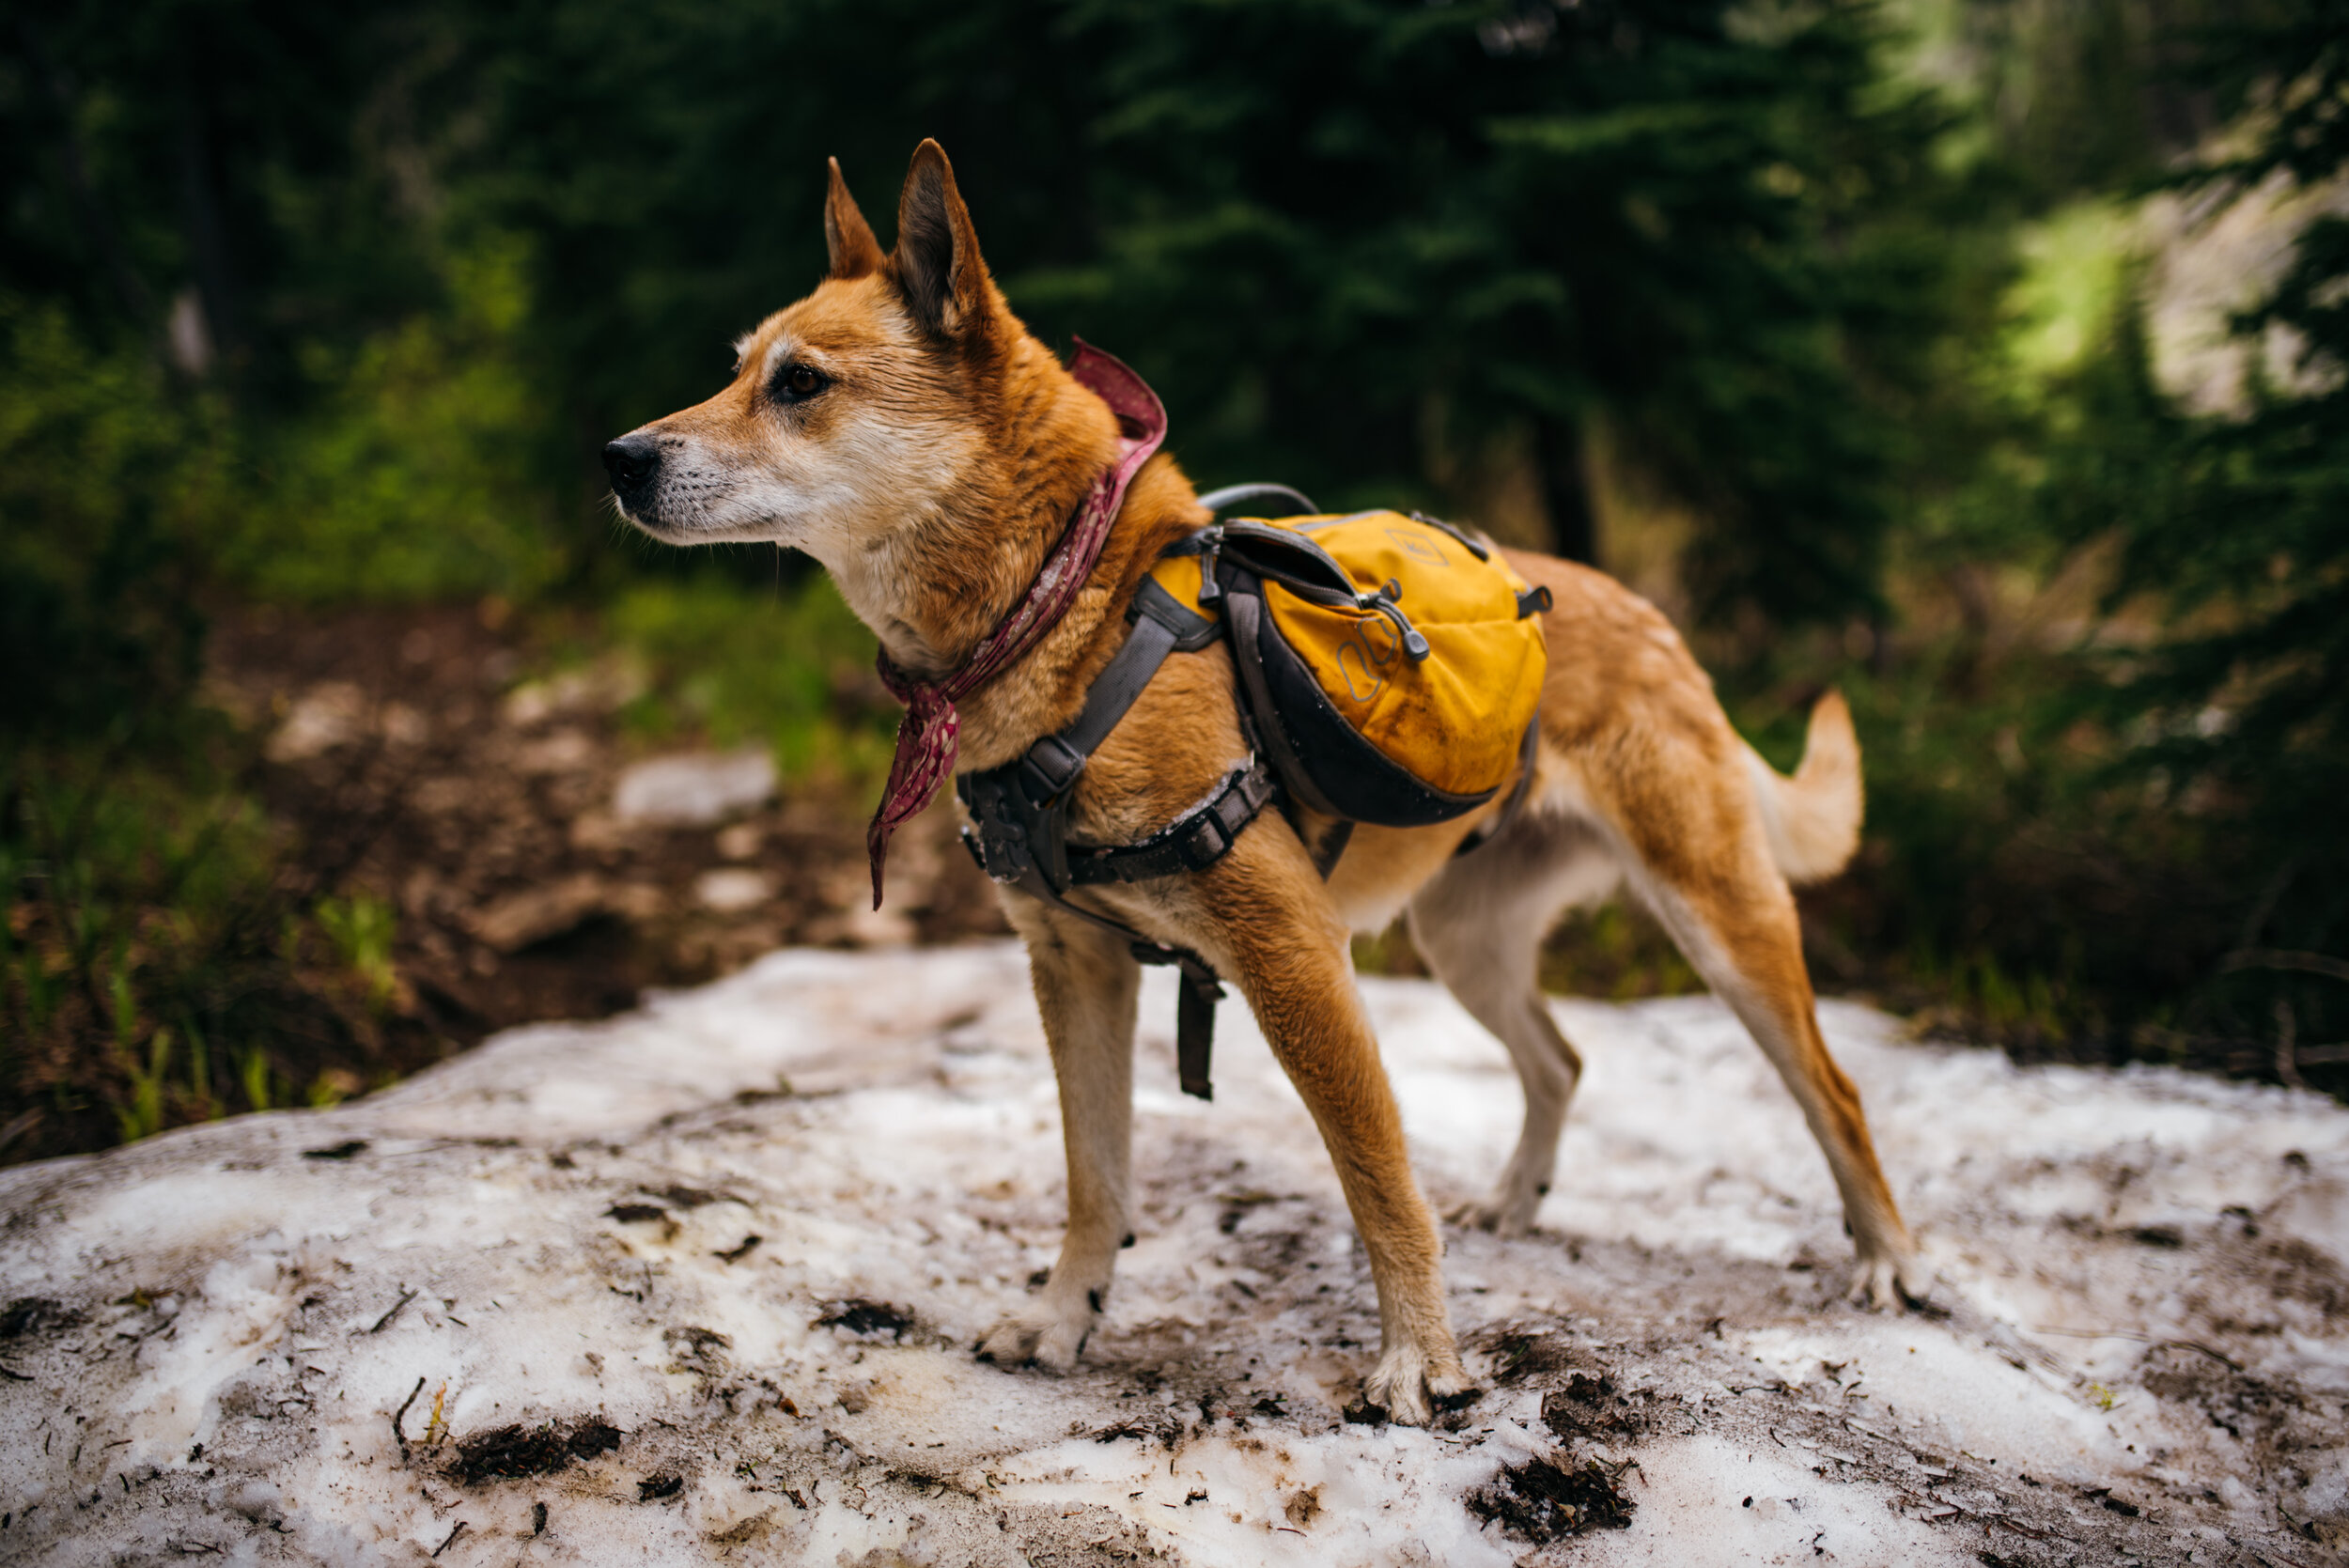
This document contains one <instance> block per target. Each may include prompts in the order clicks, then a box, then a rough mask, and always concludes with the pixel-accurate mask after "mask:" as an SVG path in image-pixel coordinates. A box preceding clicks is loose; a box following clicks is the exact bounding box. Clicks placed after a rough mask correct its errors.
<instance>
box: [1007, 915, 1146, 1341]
mask: <svg viewBox="0 0 2349 1568" xmlns="http://www.w3.org/2000/svg"><path fill="white" fill-rule="evenodd" d="M1004 903H1005V905H1006V907H1007V909H1008V912H1009V913H1010V915H1011V918H1012V924H1014V925H1015V926H1016V927H1017V928H1018V929H1019V934H1020V935H1021V936H1022V937H1023V938H1025V939H1026V940H1027V944H1028V966H1029V970H1030V971H1031V973H1032V975H1033V976H1034V982H1035V1000H1036V1005H1037V1007H1038V1008H1039V1009H1040V1010H1041V1011H1042V1013H1043V1015H1044V1035H1045V1038H1046V1040H1047V1041H1049V1042H1050V1045H1051V1049H1052V1072H1053V1075H1054V1076H1055V1077H1056V1078H1057V1079H1059V1080H1060V1113H1061V1136H1062V1138H1063V1141H1065V1142H1066V1145H1067V1149H1068V1233H1067V1235H1066V1237H1065V1238H1064V1239H1063V1240H1062V1242H1061V1250H1060V1261H1059V1262H1058V1263H1056V1264H1054V1265H1052V1272H1051V1276H1050V1279H1049V1280H1048V1281H1046V1283H1045V1286H1044V1290H1043V1293H1042V1294H1041V1295H1040V1296H1038V1297H1037V1298H1036V1299H1035V1300H1034V1301H1033V1302H1031V1303H1030V1304H1029V1305H1028V1306H1027V1308H1026V1309H1025V1310H1023V1311H1021V1312H1016V1313H1014V1314H1013V1315H1012V1316H1010V1317H1008V1318H1005V1319H1004V1320H1003V1322H1002V1323H1001V1324H1000V1325H998V1326H997V1327H996V1328H995V1330H994V1332H992V1333H990V1334H988V1337H987V1340H986V1342H985V1343H982V1344H981V1345H980V1346H979V1354H980V1355H981V1356H982V1357H984V1358H987V1359H988V1360H991V1361H999V1362H1003V1363H1004V1364H1007V1365H1017V1364H1019V1363H1020V1362H1023V1361H1030V1360H1033V1361H1034V1362H1035V1363H1036V1364H1037V1365H1039V1366H1043V1367H1049V1368H1050V1369H1052V1370H1053V1371H1055V1372H1058V1371H1064V1370H1066V1368H1068V1367H1069V1366H1071V1365H1072V1364H1074V1363H1075V1361H1076V1359H1077V1357H1078V1354H1079V1353H1080V1352H1081V1351H1082V1350H1083V1349H1084V1344H1085V1336H1086V1335H1088V1334H1090V1333H1091V1332H1092V1331H1093V1320H1094V1317H1095V1316H1096V1314H1097V1313H1098V1312H1100V1310H1101V1304H1102V1303H1103V1302H1104V1301H1106V1300H1107V1299H1108V1298H1109V1289H1110V1275H1111V1273H1112V1270H1113V1269H1114V1268H1115V1267H1116V1265H1117V1250H1118V1248H1119V1247H1120V1246H1121V1245H1122V1244H1123V1243H1124V1241H1125V1239H1126V1236H1127V1228H1126V1227H1127V1191H1128V1173H1129V1172H1130V1169H1131V1165H1132V1147H1133V1137H1132V1132H1133V1081H1134V1068H1133V1060H1134V1057H1133V1046H1134V1000H1135V996H1136V993H1137V992H1138V990H1139V989H1140V976H1141V966H1140V965H1139V964H1137V963H1136V962H1135V961H1134V957H1133V955H1132V954H1131V953H1129V952H1128V951H1127V950H1126V949H1125V948H1124V947H1123V946H1121V945H1120V944H1119V943H1118V942H1117V941H1116V940H1115V939H1112V937H1110V936H1109V935H1108V934H1107V933H1105V932H1101V931H1097V930H1095V929H1094V928H1093V927H1091V926H1089V925H1085V924H1081V922H1078V921H1074V920H1070V919H1069V918H1067V917H1066V915H1061V914H1056V913H1054V912H1053V911H1051V910H1050V909H1048V908H1045V907H1044V906H1042V905H1040V904H1038V903H1036V902H1035V901H1034V899H1031V898H1027V897H1025V896H1021V895H1018V894H1014V895H1012V896H1010V897H1007V898H1006V899H1005V900H1004Z"/></svg>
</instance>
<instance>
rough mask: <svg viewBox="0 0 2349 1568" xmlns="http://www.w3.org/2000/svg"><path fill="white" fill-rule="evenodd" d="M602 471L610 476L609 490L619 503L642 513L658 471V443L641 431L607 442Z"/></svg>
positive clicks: (659, 465) (659, 444)
mask: <svg viewBox="0 0 2349 1568" xmlns="http://www.w3.org/2000/svg"><path fill="white" fill-rule="evenodd" d="M603 471H604V472H605V473H606V474H610V475H611V476H612V493H613V494H614V495H616V496H618V497H619V498H620V505H622V506H625V507H627V508H628V510H630V512H641V511H642V510H643V509H644V503H645V502H646V501H647V500H649V499H650V498H651V496H652V490H653V481H654V479H655V478H656V477H658V476H659V474H660V473H661V442H659V441H657V440H655V439H654V438H653V437H651V436H649V435H646V433H645V432H644V431H642V430H638V431H636V432H634V433H633V434H631V435H625V436H622V437H621V438H620V439H619V440H617V441H615V442H607V443H606V444H605V446H604V449H603Z"/></svg>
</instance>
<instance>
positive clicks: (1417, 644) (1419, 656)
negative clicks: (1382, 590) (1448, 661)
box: [1354, 594, 1436, 664]
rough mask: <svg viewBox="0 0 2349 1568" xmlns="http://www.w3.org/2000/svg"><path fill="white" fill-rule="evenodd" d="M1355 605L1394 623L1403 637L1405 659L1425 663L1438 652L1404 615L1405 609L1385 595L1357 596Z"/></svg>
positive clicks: (1409, 618)
mask: <svg viewBox="0 0 2349 1568" xmlns="http://www.w3.org/2000/svg"><path fill="white" fill-rule="evenodd" d="M1354 603H1355V607H1356V608H1358V609H1361V610H1369V611H1374V612H1376V613H1378V614H1381V615H1384V616H1385V617H1386V618H1387V619H1388V620H1390V621H1392V622H1393V623H1394V629H1395V630H1396V631H1398V632H1400V633H1401V634H1402V637H1403V654H1404V657H1405V658H1407V659H1408V660H1410V661H1411V662H1412V663H1414V664H1419V663H1423V662H1424V661H1425V660H1426V659H1427V656H1428V655H1429V654H1431V653H1433V652H1435V651H1436V650H1435V649H1434V648H1432V647H1430V646H1428V644H1427V637H1426V634H1425V633H1423V632H1422V631H1421V630H1420V629H1419V628H1417V627H1415V626H1413V625H1412V624H1411V617H1410V616H1408V615H1406V614H1405V613H1403V607H1402V606H1401V605H1399V604H1397V603H1395V602H1394V600H1393V599H1392V598H1388V597H1387V596H1386V595H1385V594H1357V595H1355V596H1354Z"/></svg>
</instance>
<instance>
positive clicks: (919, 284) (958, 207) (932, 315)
mask: <svg viewBox="0 0 2349 1568" xmlns="http://www.w3.org/2000/svg"><path fill="white" fill-rule="evenodd" d="M889 265H890V270H891V271H892V272H894V274H895V275H896V279H897V287H898V288H899V289H900V290H901V291H902V292H903V293H904V295H905V299H906V303H907V305H908V306H909V307H910V308H911V310H912V312H913V318H914V319H915V320H916V321H918V322H920V323H921V324H922V325H923V327H924V328H926V330H928V331H929V332H931V333H933V334H937V335H938V336H941V337H964V336H968V335H970V334H972V333H975V332H977V331H979V330H980V329H982V328H983V327H984V326H985V324H986V322H987V319H988V284H987V263H986V262H984V261H982V260H980V259H979V237H978V234H977V232H976V231H975V230H973V229H972V226H971V212H970V210H969V209H968V208H966V207H964V206H963V205H962V193H961V192H959V191H957V190H956V189H955V171H954V166H953V165H952V164H950V163H947V162H946V152H945V149H944V148H942V147H940V146H939V145H938V144H937V143H936V142H933V141H925V142H924V143H923V144H922V145H921V146H920V147H916V148H914V149H913V166H912V167H911V168H910V169H909V170H907V171H906V188H905V191H904V192H903V194H900V195H899V196H898V197H897V248H896V250H895V251H894V253H892V255H891V256H890V258H889Z"/></svg>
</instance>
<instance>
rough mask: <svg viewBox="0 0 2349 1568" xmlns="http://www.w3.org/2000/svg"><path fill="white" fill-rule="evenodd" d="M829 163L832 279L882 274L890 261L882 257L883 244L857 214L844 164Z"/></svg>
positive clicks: (827, 224) (827, 231) (827, 234)
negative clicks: (875, 273)
mask: <svg viewBox="0 0 2349 1568" xmlns="http://www.w3.org/2000/svg"><path fill="white" fill-rule="evenodd" d="M826 162H827V163H830V164H831V165H832V184H831V187H830V188H829V189H828V190H826V192H825V193H824V250H825V252H826V253H827V254H828V255H829V256H831V258H832V272H831V274H830V275H831V276H832V277H836V278H861V277H863V276H864V275H865V274H866V273H867V272H879V270H880V266H881V263H882V262H883V261H884V260H886V259H887V257H885V256H882V255H881V248H880V241H878V240H876V239H874V238H873V225H870V224H868V223H866V222H865V221H864V214H863V212H860V211H858V210H857V205H856V197H854V196H852V195H850V194H848V181H847V180H846V179H842V178H841V175H840V160H839V159H837V158H832V159H827V160H826Z"/></svg>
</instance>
